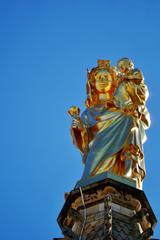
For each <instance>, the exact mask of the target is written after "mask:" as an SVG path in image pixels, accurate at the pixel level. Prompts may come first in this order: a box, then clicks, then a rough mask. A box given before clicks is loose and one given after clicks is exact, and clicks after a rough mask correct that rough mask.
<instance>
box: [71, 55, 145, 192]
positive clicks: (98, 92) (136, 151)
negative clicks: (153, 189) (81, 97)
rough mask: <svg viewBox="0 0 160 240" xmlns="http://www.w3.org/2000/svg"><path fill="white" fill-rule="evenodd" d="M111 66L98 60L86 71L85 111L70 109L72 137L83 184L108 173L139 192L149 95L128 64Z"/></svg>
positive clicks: (124, 60) (123, 61)
mask: <svg viewBox="0 0 160 240" xmlns="http://www.w3.org/2000/svg"><path fill="white" fill-rule="evenodd" d="M117 67H118V70H117V68H116V67H115V66H110V61H109V60H98V66H97V67H95V68H93V69H91V71H88V79H87V85H86V88H87V99H86V101H85V105H86V109H85V111H84V112H83V113H82V114H81V116H80V109H79V108H78V107H76V106H73V107H71V108H70V110H69V114H70V115H71V116H72V125H71V136H72V140H73V143H74V144H75V145H76V146H77V147H78V149H79V150H80V151H81V153H82V155H83V163H84V164H85V168H84V173H83V176H82V179H86V178H89V177H91V176H94V175H97V174H100V173H103V172H105V171H109V172H111V173H113V174H115V175H119V176H123V177H126V178H130V179H133V180H135V181H136V182H137V186H138V187H139V188H140V187H141V183H142V181H143V179H144V176H145V173H146V170H145V163H144V154H143V143H144V142H145V140H146V135H145V129H147V128H148V127H149V125H150V118H149V113H148V110H147V108H146V107H145V102H146V100H147V98H148V90H147V87H146V85H145V84H144V77H143V74H142V72H141V71H140V70H139V69H136V68H134V64H133V62H132V60H130V59H128V58H122V59H120V60H119V61H118V64H117Z"/></svg>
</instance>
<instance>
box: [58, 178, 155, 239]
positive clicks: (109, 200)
mask: <svg viewBox="0 0 160 240" xmlns="http://www.w3.org/2000/svg"><path fill="white" fill-rule="evenodd" d="M108 177H109V176H108ZM92 180H93V179H92ZM121 180H123V181H121V182H119V181H116V180H115V179H113V176H112V178H107V179H102V180H101V181H98V182H94V181H92V183H90V184H89V185H86V184H85V183H86V182H85V183H84V182H83V183H82V181H81V182H78V183H77V185H76V188H75V189H74V190H73V191H71V192H70V193H69V194H68V195H67V196H66V202H65V204H64V206H63V208H62V210H61V213H60V214H59V217H58V223H59V226H60V228H61V230H62V233H63V234H64V236H65V238H55V239H57V240H58V239H59V240H60V239H66V240H69V239H75V240H76V239H77V240H80V239H81V240H102V239H115V240H125V239H126V240H135V239H136V240H141V239H150V237H151V236H152V235H153V230H154V227H155V225H156V217H155V215H154V213H153V211H152V209H151V207H150V204H149V202H148V200H147V198H146V196H145V194H144V192H143V191H142V190H139V189H137V188H135V187H134V186H131V185H132V184H133V183H130V184H128V183H127V182H125V181H126V179H121ZM125 183H126V184H125Z"/></svg>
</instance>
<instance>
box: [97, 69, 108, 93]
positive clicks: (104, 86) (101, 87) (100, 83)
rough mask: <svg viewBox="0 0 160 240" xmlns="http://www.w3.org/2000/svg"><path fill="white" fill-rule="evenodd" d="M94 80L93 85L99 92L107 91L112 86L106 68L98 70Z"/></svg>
mask: <svg viewBox="0 0 160 240" xmlns="http://www.w3.org/2000/svg"><path fill="white" fill-rule="evenodd" d="M95 80H96V81H95V87H96V89H97V91H98V92H100V93H104V92H108V91H109V90H110V89H111V87H112V77H111V75H110V73H109V72H108V71H107V70H100V71H99V72H98V73H97V74H96V76H95Z"/></svg>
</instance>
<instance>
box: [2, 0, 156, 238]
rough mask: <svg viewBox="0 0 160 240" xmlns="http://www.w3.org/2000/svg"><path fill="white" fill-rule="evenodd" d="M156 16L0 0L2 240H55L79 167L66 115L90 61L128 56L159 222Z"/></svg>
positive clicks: (138, 6) (144, 2)
mask: <svg viewBox="0 0 160 240" xmlns="http://www.w3.org/2000/svg"><path fill="white" fill-rule="evenodd" d="M159 13H160V1H159V0H152V1H150V0H120V1H119V0H79V1H78V0H45V1H42V0H37V1H36V0H21V1H17V0H15V1H11V0H10V1H9V0H5V1H2V0H1V1H0V99H1V101H0V103H1V108H0V109H1V118H0V120H1V124H0V128H1V131H0V136H1V142H0V146H1V148H0V149H1V150H0V187H1V188H0V229H1V230H0V239H2V240H9V239H13V240H21V239H23V240H49V239H51V238H52V237H58V236H60V235H61V234H60V230H59V228H58V226H57V224H56V218H57V216H58V214H59V212H60V210H61V207H62V206H63V203H64V198H63V195H64V192H67V191H70V190H71V189H72V188H73V187H74V185H75V183H76V181H77V180H78V179H80V177H81V174H82V170H83V166H82V163H81V156H80V154H79V152H78V151H77V150H76V149H75V148H74V146H72V143H71V139H70V133H69V127H70V122H71V119H70V117H69V116H68V115H67V110H68V108H69V107H70V106H71V105H73V104H74V105H78V106H79V107H80V108H81V109H82V110H83V109H84V100H85V97H86V93H85V83H86V69H87V67H89V68H91V67H93V66H95V65H96V61H97V59H110V60H111V61H112V64H116V61H117V60H118V59H119V58H121V57H124V56H126V57H130V58H131V59H133V61H134V62H135V65H136V66H137V67H138V68H140V69H142V71H143V73H144V75H145V81H146V84H147V85H148V87H149V90H150V98H149V100H148V108H149V110H150V113H151V117H152V126H151V128H150V129H149V130H148V131H147V135H148V141H147V142H146V144H145V159H146V165H147V176H146V179H145V182H144V191H145V193H146V195H147V197H148V200H149V201H150V204H151V206H152V208H153V210H154V212H155V214H156V216H157V218H158V219H160V186H159V185H160V157H159V149H160V140H159V133H160V108H159V105H160V94H159V91H160V76H159V75H160V74H159V71H160V65H159V59H160V32H159V29H160V16H159ZM159 236H160V227H159V226H157V228H156V231H155V237H159Z"/></svg>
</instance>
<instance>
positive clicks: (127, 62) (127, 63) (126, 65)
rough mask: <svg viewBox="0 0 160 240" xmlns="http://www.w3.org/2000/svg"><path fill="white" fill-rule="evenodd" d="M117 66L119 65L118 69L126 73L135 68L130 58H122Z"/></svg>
mask: <svg viewBox="0 0 160 240" xmlns="http://www.w3.org/2000/svg"><path fill="white" fill-rule="evenodd" d="M117 66H118V70H119V71H120V72H121V73H124V74H127V73H128V72H130V71H131V70H133V69H134V64H133V62H132V60H131V59H129V58H121V59H120V60H119V61H118V63H117Z"/></svg>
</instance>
